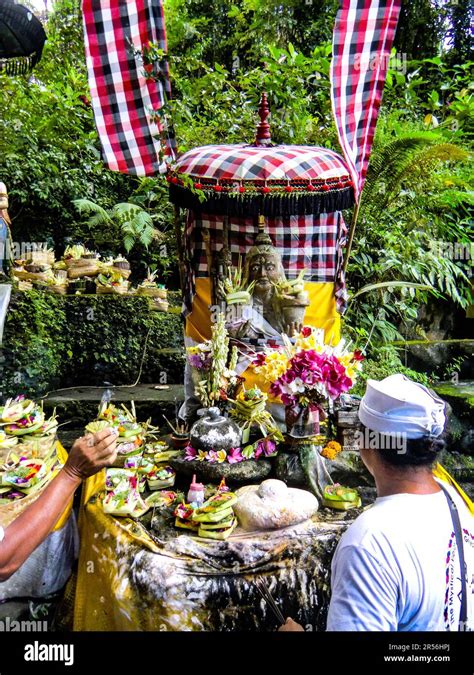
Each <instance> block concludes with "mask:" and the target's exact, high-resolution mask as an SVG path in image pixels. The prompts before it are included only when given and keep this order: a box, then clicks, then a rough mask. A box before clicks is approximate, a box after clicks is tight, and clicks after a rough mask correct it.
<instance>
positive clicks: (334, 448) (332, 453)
mask: <svg viewBox="0 0 474 675" xmlns="http://www.w3.org/2000/svg"><path fill="white" fill-rule="evenodd" d="M341 450H342V445H341V444H340V443H338V442H337V441H329V443H327V444H326V445H325V446H324V448H323V449H322V450H321V456H322V457H325V458H326V459H331V460H332V459H336V457H337V456H338V454H339V453H340V452H341Z"/></svg>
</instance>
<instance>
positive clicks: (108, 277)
mask: <svg viewBox="0 0 474 675" xmlns="http://www.w3.org/2000/svg"><path fill="white" fill-rule="evenodd" d="M95 283H96V292H97V295H105V294H112V293H118V294H119V295H125V294H126V293H128V290H129V287H130V284H129V282H128V281H127V280H126V279H124V277H123V275H122V274H120V272H114V271H112V270H109V271H106V272H101V273H100V274H99V275H98V276H97V278H96V282H95Z"/></svg>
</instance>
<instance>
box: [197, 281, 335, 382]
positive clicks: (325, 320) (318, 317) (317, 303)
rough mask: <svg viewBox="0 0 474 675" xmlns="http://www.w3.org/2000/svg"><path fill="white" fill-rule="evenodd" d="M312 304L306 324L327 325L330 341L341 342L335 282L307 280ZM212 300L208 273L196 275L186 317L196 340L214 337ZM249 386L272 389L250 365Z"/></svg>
mask: <svg viewBox="0 0 474 675" xmlns="http://www.w3.org/2000/svg"><path fill="white" fill-rule="evenodd" d="M305 290H306V291H307V292H308V295H309V301H310V304H309V306H308V308H307V310H306V314H305V319H304V320H305V324H306V325H308V326H313V327H315V328H323V329H324V338H325V341H326V342H327V343H331V344H337V343H338V342H339V340H340V338H341V317H340V316H339V314H338V312H337V309H336V300H335V298H334V284H333V283H314V282H312V281H309V282H306V283H305ZM210 304H211V287H210V281H209V278H208V277H198V278H197V279H196V295H195V296H194V301H193V309H192V312H191V314H189V316H188V317H187V319H186V336H187V337H190V338H191V339H192V340H195V341H196V342H203V341H204V340H208V339H209V338H210V337H211V319H210V313H209V306H210ZM242 377H244V378H245V385H246V387H247V388H250V387H255V386H258V387H260V389H261V390H262V391H264V392H268V388H269V386H270V384H269V383H266V382H264V381H263V379H262V377H261V376H260V375H257V374H256V373H255V372H254V370H253V368H252V367H250V368H247V370H245V371H244V372H243V373H242Z"/></svg>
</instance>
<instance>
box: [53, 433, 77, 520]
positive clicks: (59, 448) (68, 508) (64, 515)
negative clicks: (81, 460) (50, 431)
mask: <svg viewBox="0 0 474 675" xmlns="http://www.w3.org/2000/svg"><path fill="white" fill-rule="evenodd" d="M56 452H57V453H58V458H59V461H60V462H61V464H65V463H66V460H67V452H66V450H65V449H64V447H63V446H62V444H61V443H60V442H59V441H57V442H56ZM73 501H74V497H71V499H70V500H69V504H68V505H67V506H66V508H65V509H64V511H63V512H62V514H61V516H60V518H59V520H58V521H57V523H56V525H55V526H54V528H53V532H54V531H55V530H60V529H61V528H62V527H64V526H65V524H66V522H67V520H68V518H69V516H70V515H71V511H72V504H73Z"/></svg>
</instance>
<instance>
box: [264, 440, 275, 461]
mask: <svg viewBox="0 0 474 675" xmlns="http://www.w3.org/2000/svg"><path fill="white" fill-rule="evenodd" d="M260 443H262V445H263V453H264V455H265V457H271V455H274V454H275V452H276V443H275V441H272V440H271V438H264V439H263V441H260Z"/></svg>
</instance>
